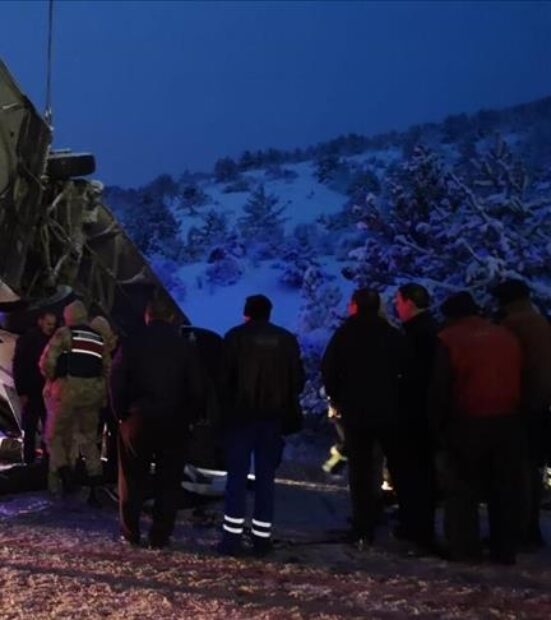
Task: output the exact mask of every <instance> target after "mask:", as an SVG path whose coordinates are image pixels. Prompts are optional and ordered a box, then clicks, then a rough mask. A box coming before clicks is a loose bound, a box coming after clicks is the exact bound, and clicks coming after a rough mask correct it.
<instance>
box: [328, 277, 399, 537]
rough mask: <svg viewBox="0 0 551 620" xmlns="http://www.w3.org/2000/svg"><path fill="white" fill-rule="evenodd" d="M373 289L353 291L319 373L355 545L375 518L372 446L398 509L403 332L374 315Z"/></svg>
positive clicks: (377, 307) (376, 311)
mask: <svg viewBox="0 0 551 620" xmlns="http://www.w3.org/2000/svg"><path fill="white" fill-rule="evenodd" d="M380 305H381V302H380V298H379V293H377V291H374V290H371V289H368V288H362V289H358V290H356V291H354V293H353V295H352V299H351V300H350V303H349V306H348V312H349V315H350V316H349V318H348V319H347V320H346V321H345V322H344V323H343V324H342V325H341V326H340V327H339V328H338V329H337V331H336V332H335V333H334V334H333V337H332V338H331V340H330V341H329V344H328V345H327V349H326V351H325V354H324V356H323V360H322V366H321V372H322V378H323V383H324V385H325V390H326V392H327V395H328V396H329V398H330V399H331V402H332V403H333V404H334V406H335V408H336V409H337V411H339V412H340V414H341V416H342V422H343V426H344V431H345V438H346V447H347V450H348V473H349V486H350V499H351V501H352V536H353V539H354V542H355V543H356V544H357V545H358V547H359V548H363V547H364V546H366V545H370V544H371V543H372V542H373V539H374V533H375V525H376V523H377V521H378V517H379V515H378V510H377V506H378V502H377V498H376V496H375V491H374V484H373V480H374V478H375V475H376V471H375V460H374V458H373V450H374V446H375V443H378V444H379V445H380V447H381V448H382V450H383V453H384V455H385V456H386V458H387V462H388V467H389V470H390V473H391V475H392V478H393V481H394V483H395V485H396V487H397V493H398V499H399V503H400V507H401V508H402V501H401V492H402V484H401V480H400V473H401V471H402V468H401V467H399V466H398V465H397V463H398V461H399V459H400V457H401V455H400V442H399V441H398V435H399V433H401V432H402V430H401V428H400V419H399V418H400V416H399V411H400V396H401V393H402V385H403V381H404V375H405V371H406V366H407V353H406V344H405V340H404V337H403V336H402V335H401V334H400V332H399V331H398V330H397V329H395V328H393V327H391V326H390V325H389V324H388V322H387V321H386V320H385V319H384V318H382V317H381V316H380V315H379V310H380Z"/></svg>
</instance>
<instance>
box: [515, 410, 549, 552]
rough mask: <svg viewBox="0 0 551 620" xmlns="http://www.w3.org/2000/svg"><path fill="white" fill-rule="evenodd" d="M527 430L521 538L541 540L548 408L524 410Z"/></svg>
mask: <svg viewBox="0 0 551 620" xmlns="http://www.w3.org/2000/svg"><path fill="white" fill-rule="evenodd" d="M522 423H523V426H524V428H525V430H526V442H527V452H526V457H527V458H526V462H525V468H524V479H525V487H524V488H525V501H524V505H525V510H524V512H523V515H522V539H523V542H525V543H527V544H530V543H537V542H538V541H541V539H542V535H541V530H540V505H541V500H542V496H543V468H544V467H545V463H546V458H547V455H546V448H547V445H546V442H548V441H549V438H550V437H551V414H549V413H548V412H546V411H544V412H540V413H532V414H526V415H523V417H522Z"/></svg>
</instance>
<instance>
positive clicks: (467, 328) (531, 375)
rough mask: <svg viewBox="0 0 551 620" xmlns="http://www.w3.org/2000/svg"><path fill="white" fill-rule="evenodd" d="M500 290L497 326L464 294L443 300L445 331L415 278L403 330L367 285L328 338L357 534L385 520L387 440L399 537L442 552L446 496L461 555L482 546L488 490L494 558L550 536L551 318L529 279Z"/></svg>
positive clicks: (403, 294)
mask: <svg viewBox="0 0 551 620" xmlns="http://www.w3.org/2000/svg"><path fill="white" fill-rule="evenodd" d="M492 292H493V294H494V295H495V297H496V298H497V300H498V302H499V306H500V312H499V314H500V318H499V322H498V323H497V324H496V323H495V322H492V321H490V320H488V319H486V318H484V317H483V316H482V315H481V311H480V309H479V307H478V306H477V305H476V303H475V301H474V299H473V298H472V296H471V295H470V294H469V293H468V292H460V293H457V294H454V295H451V296H450V297H448V298H447V299H446V300H445V302H444V303H443V304H442V306H441V312H442V314H443V317H444V320H445V323H444V325H443V326H442V327H441V328H439V327H438V326H437V324H436V321H435V320H434V319H433V317H432V316H431V314H430V311H429V304H430V299H429V295H428V293H427V291H426V289H425V288H424V287H422V286H421V285H418V284H413V283H411V284H405V285H403V286H401V287H400V288H399V289H398V292H397V294H396V298H395V306H396V311H397V314H398V316H399V318H400V320H401V322H402V325H403V330H402V331H400V330H398V329H396V328H394V327H392V326H391V325H390V324H389V323H388V322H387V321H386V319H385V318H383V317H382V316H381V313H380V299H379V295H378V294H377V292H375V291H372V290H369V289H361V290H358V291H356V292H355V293H354V295H353V296H352V300H351V304H350V306H349V311H350V315H351V316H350V317H349V318H348V319H347V320H346V321H345V322H344V324H343V325H342V326H341V327H339V328H338V329H337V330H336V332H335V334H334V335H333V337H332V339H331V341H330V342H329V345H328V347H327V350H326V351H325V355H324V358H323V363H322V375H323V381H324V384H325V389H326V391H327V394H328V396H329V397H330V399H331V401H332V404H333V407H334V408H335V409H336V410H337V411H338V412H339V414H340V416H341V421H342V425H343V427H344V434H345V440H346V450H347V455H348V461H349V482H350V494H351V500H352V508H353V515H352V525H353V537H354V538H355V539H356V540H357V541H358V543H359V544H360V545H362V546H363V545H366V544H370V543H371V542H372V541H373V539H374V535H375V528H376V525H377V522H378V520H379V518H380V515H379V513H378V510H379V504H378V502H377V497H376V489H377V485H376V484H373V477H374V476H375V477H376V476H380V473H379V469H378V468H377V461H376V460H374V459H373V447H374V446H375V445H378V446H380V448H382V450H383V453H384V455H385V456H386V460H387V465H388V469H389V471H390V474H391V477H392V480H393V483H394V486H395V489H396V493H397V498H398V503H399V525H398V527H397V528H396V535H397V536H399V537H401V538H405V539H409V540H410V541H412V542H413V543H415V544H416V545H417V546H418V548H419V549H421V550H424V551H428V552H436V551H437V550H438V549H439V545H437V541H436V537H435V519H434V514H435V507H436V501H437V498H438V495H439V494H442V496H443V500H444V507H445V519H444V530H445V537H446V539H447V543H448V554H449V557H450V558H451V559H457V560H473V561H475V560H478V559H480V558H481V557H482V544H481V539H480V535H479V528H478V507H479V503H480V501H481V500H485V501H486V502H487V505H488V518H489V528H490V533H489V540H488V544H489V549H490V557H491V558H492V559H493V560H494V561H496V562H498V563H504V564H509V563H513V562H514V561H515V558H516V553H517V551H518V549H519V548H520V546H524V547H526V546H535V547H538V546H541V545H542V544H543V538H542V535H541V531H540V528H539V506H540V499H541V491H542V487H543V465H544V461H545V458H546V450H547V455H549V450H550V448H551V445H550V444H551V422H550V420H551V413H550V411H549V406H550V404H551V327H550V325H549V322H548V320H547V319H546V318H545V317H544V316H542V315H541V314H540V313H539V312H538V311H537V310H536V308H535V307H534V306H533V305H532V303H531V301H530V296H529V290H528V288H527V287H526V285H525V284H524V283H523V282H521V281H517V280H509V281H506V282H503V283H502V284H500V285H499V286H497V287H496V288H495V289H494V290H493V291H492ZM437 462H438V463H439V464H440V468H439V470H440V473H441V474H443V475H441V476H437V468H436V463H437ZM442 478H443V479H442Z"/></svg>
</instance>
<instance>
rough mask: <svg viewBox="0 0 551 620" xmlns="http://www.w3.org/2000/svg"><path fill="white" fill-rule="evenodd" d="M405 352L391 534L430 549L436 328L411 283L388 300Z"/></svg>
mask: <svg viewBox="0 0 551 620" xmlns="http://www.w3.org/2000/svg"><path fill="white" fill-rule="evenodd" d="M394 303H395V307H396V313H397V314H398V317H399V319H400V321H401V322H402V326H403V330H404V334H405V337H406V342H407V345H408V349H409V354H410V363H411V365H410V371H409V372H408V382H407V390H406V395H405V399H404V401H405V402H404V413H405V415H404V427H403V431H404V432H403V433H402V435H401V436H402V438H403V440H404V441H403V444H402V447H403V449H402V455H403V458H402V459H401V466H402V467H403V470H404V471H403V472H402V475H401V476H400V477H401V478H402V491H403V492H402V498H403V500H404V504H405V505H404V515H402V517H403V524H402V525H403V527H401V528H399V529H397V530H396V531H395V533H396V534H397V535H398V537H404V538H408V539H411V540H413V541H415V542H416V543H418V544H419V545H420V546H422V547H425V548H429V549H430V548H432V547H433V539H434V511H435V503H436V475H435V446H434V442H433V438H432V434H431V431H430V426H429V420H428V411H427V399H428V392H429V386H430V381H431V377H432V371H433V366H434V358H435V354H436V348H437V345H438V325H437V323H436V321H435V320H434V318H433V316H432V314H431V313H430V311H429V305H430V295H429V293H428V291H427V290H426V289H425V287H423V286H421V285H420V284H417V283H415V282H410V283H408V284H403V285H402V286H400V287H399V289H398V291H397V293H396V297H395V299H394Z"/></svg>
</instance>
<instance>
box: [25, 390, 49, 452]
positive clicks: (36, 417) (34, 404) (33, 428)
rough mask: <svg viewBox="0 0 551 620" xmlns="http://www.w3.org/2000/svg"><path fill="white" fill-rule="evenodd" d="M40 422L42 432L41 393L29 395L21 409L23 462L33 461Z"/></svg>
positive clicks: (44, 419) (44, 418)
mask: <svg viewBox="0 0 551 620" xmlns="http://www.w3.org/2000/svg"><path fill="white" fill-rule="evenodd" d="M39 421H40V422H42V432H43V433H44V427H45V424H46V407H45V406H44V400H43V399H42V394H38V395H34V396H29V400H28V401H27V404H26V405H25V407H24V408H23V411H22V420H21V422H22V424H21V425H22V427H23V432H24V438H23V460H24V461H25V463H27V464H30V463H34V461H35V458H36V454H35V446H36V433H37V431H38V422H39Z"/></svg>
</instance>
